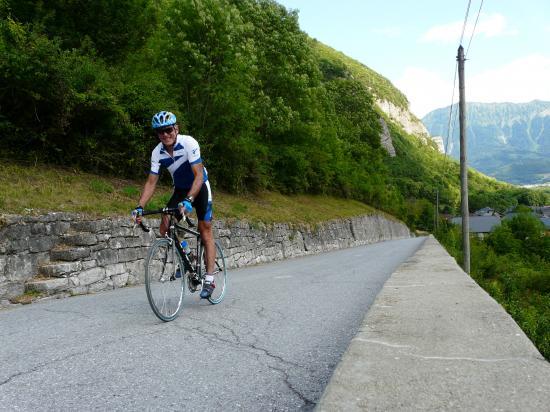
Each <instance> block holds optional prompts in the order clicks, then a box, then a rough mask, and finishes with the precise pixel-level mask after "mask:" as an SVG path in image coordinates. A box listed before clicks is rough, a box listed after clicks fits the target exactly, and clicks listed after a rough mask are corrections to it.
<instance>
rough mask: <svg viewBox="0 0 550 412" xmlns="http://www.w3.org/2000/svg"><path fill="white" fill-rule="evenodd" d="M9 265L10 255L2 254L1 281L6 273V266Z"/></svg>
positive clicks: (0, 264)
mask: <svg viewBox="0 0 550 412" xmlns="http://www.w3.org/2000/svg"><path fill="white" fill-rule="evenodd" d="M7 266H8V257H7V256H0V281H1V279H2V277H4V274H5V273H6V267H7Z"/></svg>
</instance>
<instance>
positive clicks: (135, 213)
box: [132, 206, 143, 224]
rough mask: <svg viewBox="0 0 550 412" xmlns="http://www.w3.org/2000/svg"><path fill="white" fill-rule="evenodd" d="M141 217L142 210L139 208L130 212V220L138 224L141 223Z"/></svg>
mask: <svg viewBox="0 0 550 412" xmlns="http://www.w3.org/2000/svg"><path fill="white" fill-rule="evenodd" d="M142 215H143V208H142V207H141V206H138V207H136V208H135V209H134V210H132V220H133V221H134V222H136V223H138V224H140V223H141V216H142Z"/></svg>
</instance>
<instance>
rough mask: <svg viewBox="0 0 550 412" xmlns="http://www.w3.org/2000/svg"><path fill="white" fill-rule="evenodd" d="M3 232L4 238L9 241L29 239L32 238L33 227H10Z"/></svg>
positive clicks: (20, 225)
mask: <svg viewBox="0 0 550 412" xmlns="http://www.w3.org/2000/svg"><path fill="white" fill-rule="evenodd" d="M3 232H4V233H2V236H3V237H5V238H6V239H9V240H19V239H21V238H29V237H30V236H31V225H28V224H25V223H21V224H16V225H10V226H8V227H6V228H5V229H3Z"/></svg>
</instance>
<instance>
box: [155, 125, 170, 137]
mask: <svg viewBox="0 0 550 412" xmlns="http://www.w3.org/2000/svg"><path fill="white" fill-rule="evenodd" d="M173 131H174V127H173V126H170V127H165V128H164V129H157V130H156V132H157V135H158V136H162V135H163V134H165V133H168V134H170V133H172V132H173Z"/></svg>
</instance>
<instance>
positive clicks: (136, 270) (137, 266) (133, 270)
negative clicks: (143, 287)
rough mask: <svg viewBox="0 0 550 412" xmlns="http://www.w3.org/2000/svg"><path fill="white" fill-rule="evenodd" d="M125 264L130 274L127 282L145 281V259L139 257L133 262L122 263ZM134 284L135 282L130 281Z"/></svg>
mask: <svg viewBox="0 0 550 412" xmlns="http://www.w3.org/2000/svg"><path fill="white" fill-rule="evenodd" d="M124 265H125V266H126V270H127V271H128V272H129V274H130V279H129V280H128V284H130V281H134V280H135V282H136V283H143V282H144V281H145V266H144V265H145V260H144V259H140V260H136V261H133V262H127V263H125V264H124ZM132 284H135V283H132Z"/></svg>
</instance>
